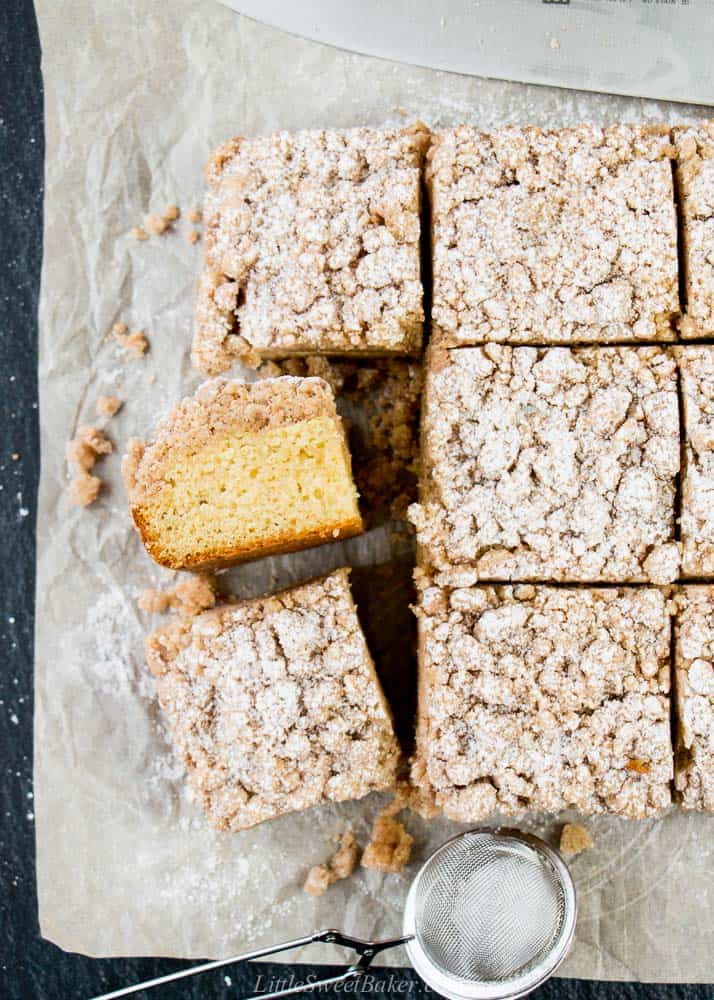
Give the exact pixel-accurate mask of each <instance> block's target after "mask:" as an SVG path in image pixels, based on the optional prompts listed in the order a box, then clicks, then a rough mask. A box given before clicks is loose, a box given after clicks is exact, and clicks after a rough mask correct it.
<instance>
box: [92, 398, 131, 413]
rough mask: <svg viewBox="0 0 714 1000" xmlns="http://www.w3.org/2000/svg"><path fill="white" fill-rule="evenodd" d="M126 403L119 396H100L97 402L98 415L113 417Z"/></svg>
mask: <svg viewBox="0 0 714 1000" xmlns="http://www.w3.org/2000/svg"><path fill="white" fill-rule="evenodd" d="M123 405H124V401H123V400H122V399H119V397H118V396H100V397H99V399H98V400H97V403H96V411H97V416H98V417H113V416H114V414H115V413H118V412H119V410H121V408H122V406H123Z"/></svg>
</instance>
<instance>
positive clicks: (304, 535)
mask: <svg viewBox="0 0 714 1000" xmlns="http://www.w3.org/2000/svg"><path fill="white" fill-rule="evenodd" d="M123 473H124V481H125V483H126V487H127V492H128V494H129V504H130V507H131V513H132V516H133V518H134V522H135V524H136V526H137V528H138V529H139V532H140V534H141V537H142V540H143V542H144V545H145V546H146V548H147V550H148V552H149V554H150V555H151V556H152V557H153V558H154V559H155V560H156V562H158V563H160V564H161V565H162V566H168V567H169V568H171V569H197V568H199V567H203V568H209V567H219V566H228V565H231V564H233V563H238V562H245V561H247V560H250V559H257V558H259V557H260V556H265V555H270V554H274V553H278V552H292V551H295V550H297V549H301V548H306V547H308V546H311V545H318V544H320V543H321V542H329V541H333V540H334V539H337V538H346V537H348V536H350V535H356V534H358V533H359V532H360V531H361V530H362V520H361V517H360V514H359V510H358V506H357V491H356V489H355V486H354V483H353V481H352V472H351V467H350V455H349V451H348V449H347V442H346V438H345V434H344V429H343V426H342V422H341V420H340V418H339V416H338V415H337V411H336V409H335V402H334V398H333V396H332V391H331V389H330V387H329V386H328V385H327V383H326V382H324V381H323V380H322V379H319V378H306V379H300V378H293V377H290V376H284V377H282V378H274V379H265V380H264V381H262V382H256V383H254V384H252V385H247V384H245V383H242V382H236V381H226V380H225V379H215V380H213V381H211V382H207V383H206V384H205V385H203V386H201V388H200V389H199V390H198V391H197V393H196V394H195V396H193V397H191V398H188V399H184V400H182V401H181V402H180V403H179V404H178V405H177V406H176V407H175V408H174V409H173V410H172V411H171V412H170V413H169V414H168V415H167V416H166V417H164V418H163V420H162V421H161V422H160V423H159V425H158V426H157V428H156V432H155V434H154V437H153V440H152V441H150V442H148V443H143V442H141V441H136V440H134V441H132V442H131V443H130V446H129V452H128V454H127V455H126V457H125V459H124V465H123Z"/></svg>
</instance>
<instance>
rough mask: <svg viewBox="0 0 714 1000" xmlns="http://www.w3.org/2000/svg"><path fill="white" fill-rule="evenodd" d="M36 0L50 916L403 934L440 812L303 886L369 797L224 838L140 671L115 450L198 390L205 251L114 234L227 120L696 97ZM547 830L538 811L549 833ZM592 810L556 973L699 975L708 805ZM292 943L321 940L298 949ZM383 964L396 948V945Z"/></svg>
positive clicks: (568, 116)
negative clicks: (641, 816) (82, 427)
mask: <svg viewBox="0 0 714 1000" xmlns="http://www.w3.org/2000/svg"><path fill="white" fill-rule="evenodd" d="M37 6H38V14H39V22H40V30H41V35H42V46H43V63H44V77H45V94H46V129H47V173H46V176H47V187H46V191H47V193H46V211H45V251H44V252H45V256H44V270H43V281H42V299H41V310H40V393H41V396H40V399H41V402H40V409H41V422H42V481H41V488H40V506H39V518H38V583H37V663H36V719H35V754H36V756H35V790H36V817H37V865H38V893H39V911H40V922H41V927H42V932H43V934H44V935H45V936H46V937H47V938H49V939H50V940H52V941H54V942H56V943H57V944H59V945H60V946H61V947H63V948H66V949H71V950H74V951H81V952H85V953H88V954H91V955H172V956H184V957H203V956H219V955H224V954H227V953H229V952H232V951H238V950H240V949H242V948H246V947H252V946H258V945H261V944H267V943H269V942H273V941H279V940H281V939H283V938H287V937H292V936H295V935H297V934H301V933H305V932H307V931H308V930H311V929H314V928H316V927H319V926H324V925H330V924H336V925H337V926H340V927H342V928H343V929H344V930H346V931H347V932H350V933H355V934H366V935H391V934H395V933H397V932H398V929H399V923H400V916H401V909H402V903H403V900H404V896H405V891H406V888H407V886H408V884H409V880H410V877H411V875H412V874H413V872H414V870H415V867H416V864H417V863H418V861H419V859H420V858H423V857H424V855H425V853H426V851H427V850H428V849H429V848H430V847H432V846H435V845H436V844H438V843H439V842H440V841H442V840H443V839H444V838H445V837H446V836H447V835H449V834H451V833H453V832H454V831H455V829H456V827H455V825H454V824H451V823H448V822H446V821H439V822H435V823H432V824H427V823H425V822H422V821H419V820H417V819H416V818H414V817H409V818H408V819H407V823H408V826H409V828H410V830H411V831H412V832H413V833H414V835H415V837H416V849H415V855H414V857H415V864H414V865H412V866H410V868H409V869H408V870H407V871H406V872H405V873H404V875H403V876H401V877H395V876H381V875H379V874H377V873H375V872H360V873H358V874H357V875H356V876H355V877H354V878H352V879H350V880H348V881H347V882H345V883H341V884H339V885H336V886H334V887H333V888H332V889H330V891H329V893H328V894H326V895H325V896H324V897H322V898H320V899H318V900H313V899H311V898H309V897H307V896H306V895H304V893H303V892H302V889H301V886H302V882H303V880H304V878H305V875H306V872H307V870H308V869H309V867H310V866H311V865H313V864H315V863H318V862H320V861H322V860H324V859H325V858H326V857H327V856H328V855H329V854H330V852H331V850H332V848H333V846H334V835H335V833H336V832H337V831H338V830H341V829H343V828H344V827H345V826H346V825H347V824H349V825H351V826H352V827H353V829H354V830H355V833H356V834H357V836H358V839H360V840H361V841H362V842H363V843H364V842H365V841H366V836H367V832H368V829H369V825H370V823H371V820H372V819H373V817H374V815H375V813H376V811H377V809H378V807H379V804H380V800H379V798H378V797H376V796H373V797H371V798H370V799H368V800H365V801H364V802H362V803H358V804H352V805H345V806H342V807H337V806H334V807H329V808H324V809H317V810H312V811H310V812H308V813H305V814H303V815H297V816H289V817H286V818H284V819H281V820H278V821H276V822H273V823H270V824H266V825H264V826H262V827H258V828H256V829H254V830H252V831H248V832H246V833H243V834H239V835H226V834H223V835H219V834H216V833H213V832H211V831H210V830H209V829H208V828H207V826H206V825H205V823H204V820H203V818H202V816H201V814H200V812H199V811H198V809H197V808H196V806H195V805H194V804H193V803H192V802H191V801H190V799H189V797H188V796H187V794H186V790H185V785H184V782H183V779H182V773H181V767H180V765H178V764H177V763H176V761H175V760H174V758H173V756H172V753H171V750H170V747H169V745H168V742H167V738H166V734H165V728H164V723H163V720H162V718H161V716H160V714H159V712H158V711H157V708H156V705H155V703H154V699H153V693H152V687H151V683H150V681H149V678H148V677H147V673H146V670H145V667H144V665H143V658H142V638H143V634H144V632H145V631H146V629H147V627H148V626H149V624H150V623H149V622H147V621H146V618H145V616H142V615H141V614H140V613H139V612H138V611H137V607H136V598H137V596H138V594H139V593H140V592H141V590H142V589H143V588H144V587H146V586H147V585H150V584H152V583H154V584H155V583H159V582H166V580H165V578H164V577H165V576H166V575H164V577H162V576H161V575H160V571H159V570H158V569H157V568H156V567H154V566H153V564H152V563H151V561H150V560H149V558H148V556H146V554H145V553H144V552H143V550H142V549H141V546H140V543H139V540H138V538H137V536H136V535H135V533H134V532H133V530H132V529H131V528H130V525H129V521H128V517H127V513H126V508H125V500H124V495H123V491H122V488H121V484H120V478H119V460H120V455H121V453H122V450H123V446H124V444H125V443H126V440H127V438H128V437H129V436H130V435H131V434H134V433H139V434H142V433H145V432H147V431H148V430H149V429H150V428H151V426H153V423H154V421H155V419H156V418H157V416H158V415H159V413H160V412H161V411H162V410H163V409H165V408H166V406H167V405H169V404H170V403H171V402H173V401H174V400H175V399H177V398H178V397H179V396H180V395H181V394H182V393H184V392H185V391H188V390H190V389H192V388H193V386H194V385H195V384H196V383H197V382H198V379H197V378H196V377H195V375H192V374H191V373H190V369H189V364H188V350H189V342H190V328H191V303H192V288H193V282H194V278H195V275H196V272H197V268H198V267H199V261H200V257H201V249H200V244H199V246H198V247H196V248H194V247H190V246H189V245H188V243H187V242H186V241H185V239H184V234H185V227H184V224H183V223H181V224H180V225H179V227H178V229H177V232H176V233H174V234H172V235H169V236H166V237H165V238H163V239H162V240H152V241H150V242H149V243H137V242H135V241H133V240H132V239H131V238H130V237H128V236H127V233H128V231H129V230H130V229H131V227H132V226H133V225H135V224H136V223H138V222H140V221H141V220H142V218H143V217H144V216H145V214H146V213H147V212H148V211H156V210H159V211H161V210H163V208H164V207H165V206H166V205H167V204H168V203H170V202H177V203H178V204H179V205H181V206H182V207H184V208H188V207H189V206H190V205H191V204H194V203H195V202H196V201H199V200H200V189H201V168H202V165H203V163H204V161H205V159H206V156H207V153H208V151H209V150H210V149H211V147H212V146H214V145H215V144H217V143H218V142H220V141H221V140H223V139H224V138H226V137H228V136H231V135H235V134H241V133H243V134H250V133H257V132H264V131H267V130H270V129H274V128H277V127H285V128H296V127H302V126H313V127H314V126H323V125H327V126H348V125H356V124H365V123H372V124H375V125H382V124H387V123H399V122H403V121H404V120H410V119H413V118H416V117H421V118H423V119H424V120H425V121H426V122H427V123H429V124H430V125H433V126H440V125H445V124H448V123H454V122H459V121H470V122H476V123H479V124H481V125H484V126H488V125H494V124H497V123H503V122H520V123H524V122H534V123H538V124H543V125H552V126H556V125H564V124H570V123H575V122H577V121H579V120H581V119H591V120H595V121H598V122H614V121H617V120H628V121H639V120H647V121H659V120H666V119H667V118H668V117H669V118H672V119H674V118H679V119H683V118H686V119H687V120H691V119H693V118H696V117H702V116H703V112H702V111H701V110H700V112H699V113H697V111H696V109H690V108H682V106H677V107H668V106H667V105H665V104H661V103H660V104H657V103H653V102H647V101H641V100H634V99H625V98H614V97H602V96H598V95H584V94H580V93H575V92H566V91H560V90H551V89H539V88H537V87H533V86H524V85H519V84H509V83H497V82H489V81H484V80H479V79H473V78H462V77H459V76H454V75H447V74H444V73H440V72H436V71H431V70H425V69H417V68H413V67H408V66H402V65H397V64H392V63H389V62H386V61H380V60H377V59H372V58H367V57H363V56H357V55H351V54H349V53H345V52H341V51H337V50H333V49H330V48H326V47H323V46H321V45H318V44H315V43H311V42H306V41H302V40H298V39H295V38H292V37H290V36H288V35H285V34H282V33H280V32H278V31H275V30H273V29H268V28H265V27H262V26H260V25H258V24H256V23H254V22H251V21H248V20H245V19H242V18H240V17H239V16H237V15H235V14H234V13H232V12H230V11H229V10H227V9H225V8H224V7H222V6H219V5H218V4H216V3H214V2H212V0H172V2H169V0H155V2H152V0H126V2H124V3H116V2H115V0H65V2H64V3H62V4H57V3H56V2H55V0H40V2H38V4H37ZM398 108H403V109H405V111H406V119H405V117H404V116H403V115H402V114H400V112H399V111H398V110H397V109H398ZM120 318H121V319H125V320H126V321H127V322H128V323H129V324H130V325H131V326H132V327H140V328H144V329H146V331H147V333H148V335H149V337H150V341H151V352H150V354H149V356H148V358H147V359H146V360H145V361H132V362H129V361H127V362H125V361H124V360H122V358H121V355H120V350H119V348H118V347H117V346H116V345H115V344H113V343H111V342H109V341H107V339H106V334H107V332H108V330H109V329H110V327H111V324H112V323H113V322H115V321H116V320H118V319H120ZM154 378H155V381H153V382H152V380H153V379H154ZM106 392H116V393H117V394H118V395H120V396H123V397H124V398H125V399H126V400H127V402H126V405H125V407H124V409H123V410H122V411H121V413H120V414H119V415H118V417H116V418H114V419H113V420H112V421H111V422H110V425H109V434H110V436H111V437H112V438H113V440H114V442H115V444H116V445H117V451H116V452H115V454H114V455H112V456H110V457H109V458H108V459H106V460H105V461H104V462H103V463H102V467H101V472H100V474H101V475H102V476H103V477H104V478H105V479H106V480H107V483H108V488H107V490H106V492H105V494H104V495H103V497H102V499H101V500H100V501H99V502H98V503H97V504H95V505H94V506H93V507H91V508H89V509H88V510H77V509H75V508H72V507H71V506H70V504H69V502H68V500H67V496H66V485H67V470H66V466H65V462H64V449H65V445H66V442H67V440H68V439H69V438H70V437H71V436H72V434H73V432H74V430H75V428H76V427H77V425H78V424H80V423H84V422H91V421H92V420H93V416H94V402H95V400H96V398H97V396H99V395H101V394H102V393H106ZM98 471H100V470H98ZM391 544H392V542H391V533H390V531H389V528H388V526H385V527H382V528H380V529H377V530H376V531H373V532H371V533H370V534H369V535H367V536H366V537H364V538H362V539H357V540H352V541H350V542H348V543H344V544H338V545H335V546H329V547H327V548H322V549H319V550H314V551H312V552H309V553H307V554H305V555H301V556H297V557H290V558H282V559H271V560H267V561H266V562H264V563H260V564H257V565H255V566H253V567H244V568H243V569H241V570H239V571H236V572H234V573H233V574H232V577H231V584H232V585H233V586H234V587H235V588H236V592H237V593H238V594H240V595H247V594H254V593H258V592H261V591H264V590H268V589H274V588H275V587H276V586H278V585H282V584H285V583H288V582H291V581H296V580H299V579H303V578H306V577H309V576H310V575H314V573H315V572H319V571H323V570H326V569H329V568H330V567H331V566H335V565H339V564H342V563H344V562H347V563H351V564H354V565H357V566H367V565H370V564H373V563H382V562H384V561H386V560H388V559H389V557H390V545H391ZM402 555H403V554H402ZM366 579H367V584H366V586H367V589H368V586H369V584H368V580H369V577H368V576H367V577H366ZM364 580H365V577H364V574H363V583H362V586H363V588H364V586H365V583H364ZM407 660H408V655H407V654H406V653H405V663H406V662H407ZM560 821H562V818H561V820H560ZM558 822H559V821H556V820H555V819H551V820H550V821H548V822H547V823H545V824H538V823H531V824H529V825H530V828H531V829H535V830H537V831H540V832H541V833H545V834H546V835H548V836H553V835H554V833H555V831H556V829H557V826H558ZM588 827H589V829H590V830H591V831H592V833H593V836H594V838H595V842H596V847H595V848H594V850H592V851H590V852H588V853H586V854H584V855H582V856H580V857H579V858H577V859H576V860H575V862H574V864H573V870H574V874H575V879H576V882H577V887H578V891H579V894H580V907H581V915H580V920H579V923H578V930H577V940H576V943H575V947H574V949H573V952H572V954H571V956H570V958H569V959H568V960H567V963H566V964H565V966H564V967H563V968H562V974H564V975H570V976H583V977H597V978H615V979H642V980H665V981H666V980H669V981H675V980H689V981H695V980H699V981H707V980H714V957H713V956H714V920H712V914H713V913H714V884H713V883H712V870H713V868H714V848H713V847H712V831H713V830H714V821H713V820H712V817H705V816H685V815H683V814H680V813H678V812H677V811H672V812H671V814H669V815H668V816H666V817H665V818H664V819H661V820H659V821H656V822H654V821H653V822H644V823H628V822H625V821H620V820H617V819H612V818H604V819H603V818H601V819H598V820H593V821H589V822H588ZM285 957H286V959H287V960H295V959H296V958H303V959H309V960H315V961H319V960H320V959H321V958H323V957H324V958H325V959H328V958H334V957H335V956H334V955H330V954H328V953H326V952H319V950H318V952H317V953H316V951H315V950H314V949H313V950H311V951H310V952H309V953H303V954H301V955H299V956H295V955H289V956H285ZM384 961H385V962H387V963H390V964H399V962H401V963H402V964H404V962H405V959H404V955H403V954H402V953H400V952H397V953H388V954H386V955H385V956H384Z"/></svg>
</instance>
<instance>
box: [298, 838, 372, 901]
mask: <svg viewBox="0 0 714 1000" xmlns="http://www.w3.org/2000/svg"><path fill="white" fill-rule="evenodd" d="M358 862H359V844H358V843H357V841H356V840H355V838H354V834H353V833H352V832H351V831H350V830H346V831H345V833H343V834H342V838H341V840H340V846H339V847H338V848H337V850H336V851H335V853H334V855H333V856H332V858H331V859H330V860H329V861H328V863H327V864H324V865H315V866H314V867H313V868H311V869H310V871H309V872H308V876H307V879H306V880H305V885H304V886H303V889H304V891H305V892H306V893H307V894H308V895H309V896H322V895H323V893H325V892H327V890H328V888H329V887H330V886H331V885H334V883H335V882H340V881H341V880H342V879H346V878H349V877H350V875H351V874H352V873H353V872H354V870H355V868H356V867H357V864H358Z"/></svg>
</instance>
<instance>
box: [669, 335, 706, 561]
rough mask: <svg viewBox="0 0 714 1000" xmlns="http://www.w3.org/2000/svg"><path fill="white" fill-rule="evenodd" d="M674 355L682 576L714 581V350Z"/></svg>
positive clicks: (690, 348)
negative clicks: (680, 424)
mask: <svg viewBox="0 0 714 1000" xmlns="http://www.w3.org/2000/svg"><path fill="white" fill-rule="evenodd" d="M676 353H677V360H678V362H679V371H680V385H681V389H680V391H681V397H682V413H683V417H684V462H683V468H682V513H681V527H682V572H683V574H684V575H685V576H688V577H692V576H694V577H696V576H714V347H713V346H704V345H701V346H696V347H695V346H694V345H689V346H687V347H680V348H677V349H676Z"/></svg>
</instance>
